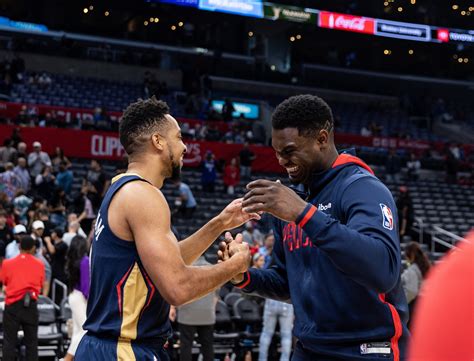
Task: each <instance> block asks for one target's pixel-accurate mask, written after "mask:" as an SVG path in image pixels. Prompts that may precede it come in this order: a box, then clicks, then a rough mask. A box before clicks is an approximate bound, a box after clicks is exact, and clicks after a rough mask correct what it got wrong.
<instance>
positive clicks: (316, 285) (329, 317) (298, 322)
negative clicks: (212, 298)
mask: <svg viewBox="0 0 474 361" xmlns="http://www.w3.org/2000/svg"><path fill="white" fill-rule="evenodd" d="M307 191H308V192H307V194H306V197H307V198H306V200H307V201H308V206H307V207H306V208H305V210H304V212H303V213H302V214H301V215H300V216H299V217H298V219H297V220H296V222H291V223H288V222H284V221H281V220H275V229H274V232H275V245H274V249H273V259H272V265H271V266H270V267H269V268H268V269H265V270H256V269H250V270H249V271H248V272H247V273H246V274H245V278H244V281H243V282H242V283H241V284H239V285H237V286H238V287H240V288H242V289H243V290H244V291H245V292H249V293H256V294H258V295H260V296H262V297H267V298H273V299H277V300H284V301H288V300H291V302H292V303H293V305H294V308H295V316H296V318H295V326H294V330H293V332H294V335H295V337H296V338H297V339H298V340H299V342H300V346H301V347H302V348H303V349H304V350H306V351H307V352H308V354H309V355H311V357H310V358H309V359H313V358H314V359H317V360H380V359H385V360H393V361H399V360H404V359H405V355H406V346H407V340H408V337H409V332H408V330H407V327H406V321H407V319H408V306H407V302H406V299H405V295H404V293H403V289H402V285H401V281H400V268H401V259H400V258H401V255H400V242H399V238H398V220H397V211H396V206H395V202H394V200H393V197H392V195H391V193H390V191H389V190H388V189H387V188H386V187H385V185H384V184H383V183H382V182H381V181H380V180H379V179H378V178H377V177H375V176H374V175H373V172H372V170H371V169H370V168H369V167H368V166H367V165H366V164H365V163H364V162H363V161H361V160H360V159H359V158H357V157H355V156H352V155H349V154H341V155H339V157H338V158H337V160H336V161H335V163H334V164H333V166H332V168H331V169H329V170H328V171H325V172H323V173H320V174H316V175H315V176H314V180H313V182H312V184H311V187H310V189H308V190H307Z"/></svg>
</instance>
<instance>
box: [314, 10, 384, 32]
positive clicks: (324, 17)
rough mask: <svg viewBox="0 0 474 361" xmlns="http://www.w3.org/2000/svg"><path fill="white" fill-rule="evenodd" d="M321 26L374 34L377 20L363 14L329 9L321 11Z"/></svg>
mask: <svg viewBox="0 0 474 361" xmlns="http://www.w3.org/2000/svg"><path fill="white" fill-rule="evenodd" d="M319 26H320V27H321V28H327V29H338V30H345V31H352V32H356V33H364V34H374V32H375V20H374V19H372V18H365V17H362V16H353V15H346V14H339V13H332V12H328V11H321V12H320V13H319Z"/></svg>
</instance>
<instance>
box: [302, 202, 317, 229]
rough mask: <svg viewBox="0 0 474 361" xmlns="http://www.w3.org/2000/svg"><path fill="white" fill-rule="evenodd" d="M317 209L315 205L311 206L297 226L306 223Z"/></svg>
mask: <svg viewBox="0 0 474 361" xmlns="http://www.w3.org/2000/svg"><path fill="white" fill-rule="evenodd" d="M317 210H318V209H317V208H316V207H315V206H311V207H310V208H309V210H308V211H307V212H306V214H305V215H304V217H303V219H302V220H301V221H300V222H299V223H298V226H300V227H301V228H303V227H304V226H305V224H306V223H308V221H309V220H310V219H311V217H312V216H313V215H314V214H315V213H316V211H317Z"/></svg>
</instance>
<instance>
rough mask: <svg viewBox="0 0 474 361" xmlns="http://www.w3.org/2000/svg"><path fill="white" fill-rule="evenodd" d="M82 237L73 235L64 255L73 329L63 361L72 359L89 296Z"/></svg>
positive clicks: (79, 337)
mask: <svg viewBox="0 0 474 361" xmlns="http://www.w3.org/2000/svg"><path fill="white" fill-rule="evenodd" d="M88 248H89V247H88V245H87V241H86V239H85V238H84V237H81V236H75V237H74V238H73V239H72V241H71V246H70V247H69V249H68V251H67V255H66V273H67V276H68V289H69V296H68V301H69V306H70V307H71V311H72V321H73V330H72V337H71V344H70V346H69V349H68V350H67V354H66V356H65V357H64V361H72V360H73V359H74V355H75V354H76V349H77V346H78V345H79V342H80V341H81V339H82V336H84V334H85V331H84V330H83V329H82V325H83V324H84V322H85V321H86V308H87V298H88V297H89V289H90V277H89V256H88V254H89V251H88Z"/></svg>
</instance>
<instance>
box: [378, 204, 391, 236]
mask: <svg viewBox="0 0 474 361" xmlns="http://www.w3.org/2000/svg"><path fill="white" fill-rule="evenodd" d="M380 209H381V210H382V225H383V228H386V229H388V230H390V231H391V230H392V229H393V214H392V210H391V209H390V208H388V207H387V206H386V205H385V204H383V203H380Z"/></svg>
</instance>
